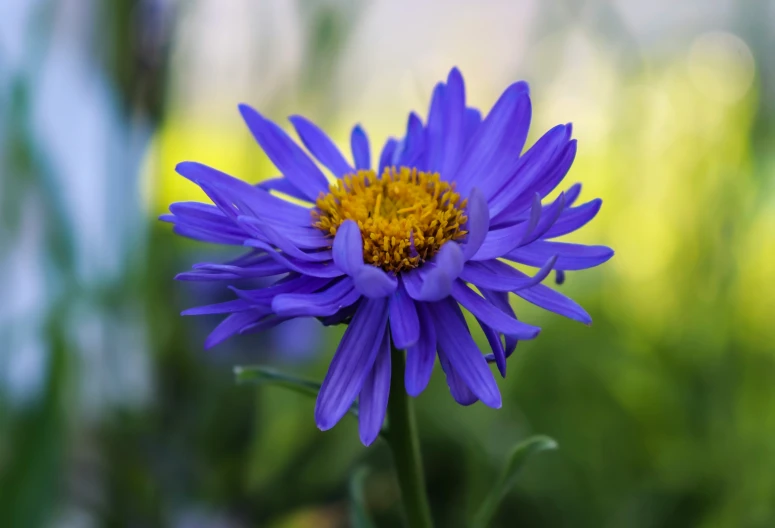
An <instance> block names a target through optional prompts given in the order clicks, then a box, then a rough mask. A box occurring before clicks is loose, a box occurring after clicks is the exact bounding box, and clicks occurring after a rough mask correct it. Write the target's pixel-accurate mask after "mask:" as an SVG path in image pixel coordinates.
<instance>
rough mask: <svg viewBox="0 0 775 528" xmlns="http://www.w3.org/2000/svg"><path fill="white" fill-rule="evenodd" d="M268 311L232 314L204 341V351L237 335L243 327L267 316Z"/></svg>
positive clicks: (257, 310) (258, 310)
mask: <svg viewBox="0 0 775 528" xmlns="http://www.w3.org/2000/svg"><path fill="white" fill-rule="evenodd" d="M268 314H269V312H268V310H266V311H265V310H260V309H256V310H248V311H245V312H238V313H233V314H231V315H230V316H228V317H227V318H226V319H224V320H223V321H221V323H220V324H219V325H218V326H216V327H215V330H213V331H212V332H210V335H208V336H207V339H205V344H204V346H205V349H210V348H213V347H214V346H215V345H218V344H220V343H223V342H224V341H226V340H227V339H228V338H230V337H232V336H234V335H237V334H238V333H239V332H240V330H242V328H244V327H245V326H247V325H249V324H252V323H255V322H256V321H258V320H259V319H261V318H262V317H265V316H266V315H268Z"/></svg>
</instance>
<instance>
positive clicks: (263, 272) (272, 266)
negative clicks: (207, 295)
mask: <svg viewBox="0 0 775 528" xmlns="http://www.w3.org/2000/svg"><path fill="white" fill-rule="evenodd" d="M194 269H196V270H197V271H203V272H211V273H229V274H232V275H234V276H235V277H238V278H243V279H257V278H260V277H272V276H274V275H279V274H281V273H288V271H290V269H289V268H288V267H287V266H286V265H285V264H284V263H283V262H277V261H275V260H273V259H272V258H271V257H270V256H269V255H267V256H266V258H265V259H262V260H261V261H260V262H254V263H252V264H250V265H246V266H234V265H231V264H214V263H211V262H200V263H199V264H196V265H194Z"/></svg>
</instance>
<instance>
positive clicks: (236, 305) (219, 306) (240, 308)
mask: <svg viewBox="0 0 775 528" xmlns="http://www.w3.org/2000/svg"><path fill="white" fill-rule="evenodd" d="M250 308H251V306H250V304H248V303H247V302H245V301H243V300H242V299H235V300H233V301H226V302H221V303H216V304H208V305H206V306H197V307H196V308H189V309H188V310H183V311H182V312H180V315H211V314H225V313H235V312H244V311H245V310H249V309H250Z"/></svg>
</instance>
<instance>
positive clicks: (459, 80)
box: [441, 68, 466, 181]
mask: <svg viewBox="0 0 775 528" xmlns="http://www.w3.org/2000/svg"><path fill="white" fill-rule="evenodd" d="M465 112H466V90H465V83H464V82H463V76H462V75H461V74H460V70H458V69H457V68H452V71H450V72H449V76H448V77H447V87H446V90H445V94H444V136H443V147H442V152H443V153H444V156H443V159H442V162H441V175H442V177H443V178H444V179H445V180H448V181H451V180H453V179H454V174H455V171H456V170H457V168H458V165H460V158H461V157H462V155H463V148H464V147H465V128H464V126H465Z"/></svg>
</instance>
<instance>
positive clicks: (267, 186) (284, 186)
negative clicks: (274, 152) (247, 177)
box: [256, 176, 309, 201]
mask: <svg viewBox="0 0 775 528" xmlns="http://www.w3.org/2000/svg"><path fill="white" fill-rule="evenodd" d="M256 187H258V188H259V189H263V190H265V191H277V192H281V193H283V194H287V195H288V196H292V197H293V198H296V199H297V200H304V201H309V198H307V197H306V196H305V195H304V193H302V192H301V191H300V190H299V189H297V188H296V187H295V186H294V185H293V184H292V183H291V182H290V181H289V180H288V178H283V177H282V176H279V177H277V178H269V179H268V180H264V181H262V182H260V183H259V184H258V185H256Z"/></svg>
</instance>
